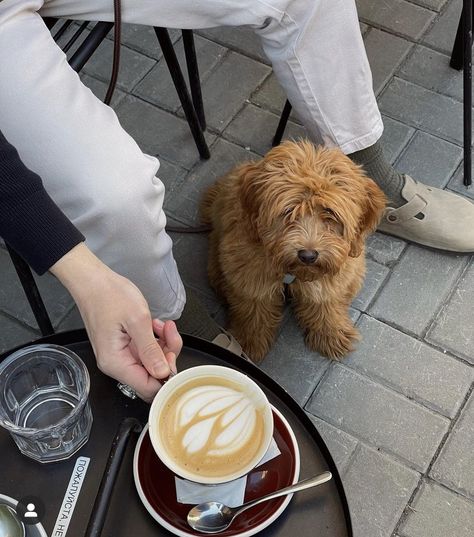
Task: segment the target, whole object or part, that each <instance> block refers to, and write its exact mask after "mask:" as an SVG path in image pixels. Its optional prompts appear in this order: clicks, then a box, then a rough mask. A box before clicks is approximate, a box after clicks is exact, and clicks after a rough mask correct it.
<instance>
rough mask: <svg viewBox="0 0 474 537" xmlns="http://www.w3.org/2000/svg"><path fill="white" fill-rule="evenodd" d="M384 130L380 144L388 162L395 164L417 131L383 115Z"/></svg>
mask: <svg viewBox="0 0 474 537" xmlns="http://www.w3.org/2000/svg"><path fill="white" fill-rule="evenodd" d="M382 119H383V124H384V130H383V134H382V137H381V139H380V142H381V144H382V147H383V151H384V154H385V156H386V158H387V160H388V161H389V162H391V163H393V162H395V160H396V158H397V157H398V155H399V154H400V153H401V152H402V150H403V149H404V148H405V147H406V145H407V144H408V142H409V141H410V139H411V138H412V137H413V135H414V133H415V129H413V128H412V127H409V126H407V125H404V124H403V123H400V122H399V121H396V120H395V119H392V118H390V117H387V116H384V115H382Z"/></svg>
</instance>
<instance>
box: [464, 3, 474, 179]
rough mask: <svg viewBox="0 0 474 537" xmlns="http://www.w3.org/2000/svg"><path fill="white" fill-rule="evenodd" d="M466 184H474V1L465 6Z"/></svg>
mask: <svg viewBox="0 0 474 537" xmlns="http://www.w3.org/2000/svg"><path fill="white" fill-rule="evenodd" d="M463 13H464V24H463V36H464V38H463V46H464V73H463V79H464V80H463V94H464V97H463V103H464V184H465V185H466V186H470V185H471V184H472V177H471V175H472V16H473V11H472V0H464V4H463Z"/></svg>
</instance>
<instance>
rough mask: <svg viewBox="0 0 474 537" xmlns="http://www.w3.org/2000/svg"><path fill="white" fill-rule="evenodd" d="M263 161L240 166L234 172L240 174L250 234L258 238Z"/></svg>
mask: <svg viewBox="0 0 474 537" xmlns="http://www.w3.org/2000/svg"><path fill="white" fill-rule="evenodd" d="M260 163H261V161H258V162H250V163H248V164H243V165H242V166H239V167H238V168H237V169H236V170H235V172H234V173H236V174H237V175H238V176H239V181H240V188H239V196H240V203H241V206H242V212H243V217H244V222H243V223H244V224H245V225H246V226H247V230H248V233H249V234H250V236H251V237H252V238H253V239H255V240H258V238H259V235H258V217H259V212H260V198H261V192H262V186H263V185H262V169H261V164H260Z"/></svg>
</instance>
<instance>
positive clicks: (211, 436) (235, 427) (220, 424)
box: [176, 386, 257, 456]
mask: <svg viewBox="0 0 474 537" xmlns="http://www.w3.org/2000/svg"><path fill="white" fill-rule="evenodd" d="M256 413H257V411H256V410H255V408H254V406H253V404H252V401H251V400H250V399H249V398H248V397H247V396H246V395H245V394H243V393H242V392H238V391H236V390H233V389H232V388H224V387H220V386H201V387H199V388H194V389H192V390H190V391H189V392H188V393H186V394H185V395H184V396H183V397H182V398H181V401H179V402H178V405H177V408H176V422H177V423H176V428H177V430H178V431H179V432H178V436H180V437H181V445H182V446H183V448H184V449H185V450H186V452H187V453H189V454H191V453H196V452H198V451H205V452H206V454H208V455H215V456H222V455H226V454H228V453H233V452H235V451H237V450H239V449H240V448H241V447H242V445H243V444H245V443H246V442H248V440H249V437H250V436H251V435H252V434H253V432H254V429H255V424H256V421H257V418H256Z"/></svg>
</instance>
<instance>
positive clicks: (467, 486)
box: [430, 369, 474, 527]
mask: <svg viewBox="0 0 474 537" xmlns="http://www.w3.org/2000/svg"><path fill="white" fill-rule="evenodd" d="M471 371H472V369H471ZM471 378H472V377H471ZM473 446H474V396H473V395H471V397H470V398H469V401H468V402H467V404H466V406H465V407H464V409H463V411H462V413H461V416H460V418H459V420H458V421H457V422H456V424H455V426H454V429H453V431H452V432H451V434H450V436H449V439H448V440H447V442H446V444H445V445H444V446H443V449H442V451H441V453H440V454H439V456H438V458H437V459H436V462H435V463H434V465H433V468H432V469H431V472H430V477H432V478H433V479H435V480H436V481H440V482H441V483H443V484H445V485H446V486H447V487H449V488H450V489H452V490H455V491H457V492H459V493H461V494H464V495H465V496H467V497H468V498H470V499H471V500H474V451H473ZM473 527H474V526H473Z"/></svg>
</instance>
